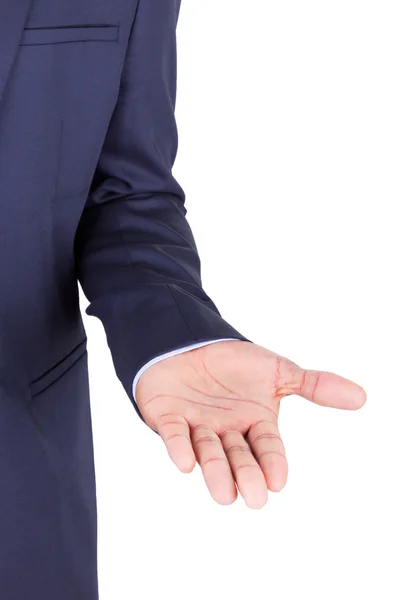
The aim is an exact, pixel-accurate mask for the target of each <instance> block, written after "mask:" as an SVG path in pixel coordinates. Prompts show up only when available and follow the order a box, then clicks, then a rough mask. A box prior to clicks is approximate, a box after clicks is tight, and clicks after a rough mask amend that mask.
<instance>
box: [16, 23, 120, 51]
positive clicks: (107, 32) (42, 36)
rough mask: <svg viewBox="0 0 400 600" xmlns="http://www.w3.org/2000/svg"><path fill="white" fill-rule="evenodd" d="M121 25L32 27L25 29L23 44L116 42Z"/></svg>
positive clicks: (21, 42) (21, 43)
mask: <svg viewBox="0 0 400 600" xmlns="http://www.w3.org/2000/svg"><path fill="white" fill-rule="evenodd" d="M118 33H119V25H67V26H63V27H32V28H26V29H24V31H23V34H22V38H21V41H20V45H21V46H34V45H41V44H65V43H68V42H100V41H101V42H115V41H117V40H118Z"/></svg>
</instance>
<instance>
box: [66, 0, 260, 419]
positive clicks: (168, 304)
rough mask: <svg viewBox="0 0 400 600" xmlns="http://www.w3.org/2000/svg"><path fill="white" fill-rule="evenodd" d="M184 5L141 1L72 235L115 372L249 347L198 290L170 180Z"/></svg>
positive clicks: (175, 186)
mask: <svg viewBox="0 0 400 600" xmlns="http://www.w3.org/2000/svg"><path fill="white" fill-rule="evenodd" d="M179 8H180V0H139V5H138V9H137V13H136V17H135V22H134V26H133V28H132V31H131V35H130V40H129V45H128V49H127V54H126V57H125V63H124V67H123V72H122V76H121V85H120V92H119V98H118V102H117V105H116V108H115V111H114V113H113V116H112V119H111V121H110V125H109V129H108V132H107V136H106V138H105V141H104V145H103V148H102V152H101V155H100V157H99V161H98V165H97V169H96V173H95V177H94V179H93V184H92V188H91V192H90V195H89V197H88V199H87V202H86V205H85V208H84V210H83V213H82V216H81V219H80V223H79V226H78V230H77V233H76V238H75V258H76V268H77V277H78V280H79V282H80V284H81V286H82V289H83V292H84V294H85V296H86V297H87V299H88V300H89V306H88V307H87V309H86V313H87V314H88V315H93V316H95V317H97V318H99V319H100V320H101V322H102V323H103V325H104V329H105V332H106V337H107V344H108V346H109V349H110V352H111V355H112V360H113V364H114V367H115V371H116V374H117V376H118V378H119V380H120V382H121V383H122V385H123V387H124V389H125V391H126V393H127V394H128V396H129V398H130V400H131V401H132V403H133V405H134V407H135V409H136V411H137V413H138V415H139V417H140V418H141V419H142V420H143V421H144V419H143V416H142V415H141V413H140V411H139V409H138V406H137V404H136V401H135V398H134V395H133V385H132V381H133V378H134V376H135V374H137V373H138V372H139V371H140V369H141V368H142V367H143V366H144V365H145V364H146V363H148V361H150V360H152V359H153V358H155V357H157V356H159V355H161V354H164V353H167V352H169V351H171V350H175V349H176V350H178V349H183V348H185V347H186V346H189V345H191V344H194V343H199V342H206V341H211V340H217V339H220V338H235V339H240V340H243V341H251V340H249V339H248V338H246V337H245V336H244V335H242V334H241V333H240V332H239V331H237V330H236V329H235V328H234V327H233V326H232V325H230V324H229V323H228V322H227V321H225V320H224V319H223V317H222V316H221V314H220V312H219V310H218V308H217V307H216V305H215V304H214V302H213V301H212V300H211V298H210V297H209V296H208V295H207V293H206V292H205V290H204V289H203V286H202V280H201V273H200V267H201V265H200V258H199V255H198V251H197V247H196V243H195V240H194V238H193V234H192V230H191V228H190V225H189V223H188V221H187V219H186V212H187V211H186V208H185V194H184V192H183V190H182V188H181V186H180V185H179V183H178V182H177V181H176V179H175V178H174V176H173V175H172V167H173V163H174V160H175V157H176V152H177V144H178V135H177V126H176V121H175V115H174V112H175V97H176V65H177V60H176V26H177V20H178V14H179Z"/></svg>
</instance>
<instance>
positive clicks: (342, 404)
mask: <svg viewBox="0 0 400 600" xmlns="http://www.w3.org/2000/svg"><path fill="white" fill-rule="evenodd" d="M291 394H297V395H300V396H303V397H304V398H307V399H308V400H310V401H312V402H316V403H317V404H322V405H324V406H331V407H335V408H344V409H356V408H360V407H361V406H362V405H363V404H364V402H365V399H366V395H365V391H364V390H363V388H361V387H360V386H358V385H357V384H355V383H353V382H351V381H349V380H348V379H344V378H343V377H340V376H339V375H335V374H333V373H328V372H318V371H311V370H305V369H302V368H300V367H299V366H298V365H296V364H295V363H293V362H292V361H290V360H288V359H287V358H284V357H283V356H280V355H278V354H275V353H274V352H271V351H269V350H267V349H265V348H263V347H261V346H259V345H257V344H253V343H251V342H244V341H239V340H237V341H224V342H218V343H216V344H211V345H207V346H203V347H200V348H197V349H195V350H190V351H188V352H184V353H182V354H178V355H175V356H173V357H170V358H167V359H164V360H163V361H161V362H159V363H156V364H154V365H152V366H151V367H150V368H149V369H147V370H146V371H145V372H144V373H143V375H142V376H141V378H140V380H139V383H138V386H137V388H136V399H137V404H138V407H139V409H140V411H141V413H142V415H143V417H144V419H145V421H146V423H147V424H148V425H149V426H150V427H151V428H152V429H154V430H155V431H157V432H158V433H159V435H160V436H161V438H162V439H163V441H164V443H165V445H166V448H167V451H168V454H169V456H170V458H171V459H172V461H173V462H174V463H175V464H176V466H177V467H178V468H179V469H180V470H181V471H183V472H190V471H192V470H193V468H194V466H195V464H196V461H197V462H198V463H199V464H200V467H201V469H202V472H203V475H204V479H205V481H206V484H207V486H208V489H209V491H210V493H211V495H212V497H213V498H214V500H215V501H216V502H218V503H220V504H231V503H232V502H234V501H235V499H236V497H237V489H236V485H237V488H238V489H239V491H240V493H241V494H242V496H243V498H244V500H245V502H246V504H247V505H248V506H249V507H251V508H261V507H262V506H264V505H265V503H266V501H267V498H268V489H269V490H271V491H275V492H277V491H280V490H281V489H282V488H283V487H284V485H285V483H286V480H287V474H288V466H287V461H286V456H285V448H284V445H283V442H282V439H281V437H280V434H279V430H278V415H279V406H280V401H281V399H282V398H283V397H284V396H288V395H291ZM235 484H236V485H235Z"/></svg>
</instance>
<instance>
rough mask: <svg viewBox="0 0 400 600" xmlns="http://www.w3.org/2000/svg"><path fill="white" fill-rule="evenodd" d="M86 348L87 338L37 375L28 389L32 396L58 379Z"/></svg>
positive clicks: (80, 356)
mask: <svg viewBox="0 0 400 600" xmlns="http://www.w3.org/2000/svg"><path fill="white" fill-rule="evenodd" d="M86 349H87V338H85V339H84V340H82V342H80V344H78V345H77V346H76V347H75V348H74V349H73V350H71V352H69V353H68V354H67V355H66V356H65V357H64V358H63V359H61V360H60V361H59V362H58V363H56V364H55V365H53V366H52V367H51V368H50V369H48V370H47V371H46V372H45V373H43V375H40V377H37V378H36V379H35V380H34V381H31V383H30V391H31V395H32V396H36V395H37V394H39V393H40V392H42V391H43V390H45V389H46V388H48V387H49V386H50V385H51V384H52V383H54V382H55V381H56V380H57V379H59V378H60V377H61V376H62V375H64V373H66V372H67V371H68V369H69V368H70V367H72V366H73V365H74V364H75V363H76V362H77V361H78V360H79V359H80V358H82V356H83V355H84V354H85V353H86Z"/></svg>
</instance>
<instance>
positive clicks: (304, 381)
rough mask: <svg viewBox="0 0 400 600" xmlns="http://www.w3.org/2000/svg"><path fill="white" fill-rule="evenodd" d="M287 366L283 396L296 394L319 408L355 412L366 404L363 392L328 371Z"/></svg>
mask: <svg viewBox="0 0 400 600" xmlns="http://www.w3.org/2000/svg"><path fill="white" fill-rule="evenodd" d="M287 365H288V373H287V376H286V377H284V380H285V381H287V382H288V391H287V393H286V394H285V395H290V394H296V395H298V396H302V397H303V398H305V399H306V400H310V402H314V403H315V404H319V405H321V406H328V407H331V408H341V409H345V410H357V409H359V408H361V407H362V406H363V405H364V404H365V402H366V399H367V395H366V393H365V390H364V389H363V388H362V387H361V386H359V385H357V383H354V382H353V381H350V379H346V378H345V377H341V376H340V375H336V374H335V373H329V372H328V371H313V370H311V369H302V368H301V367H299V366H298V365H294V364H293V363H290V361H289V363H287Z"/></svg>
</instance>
